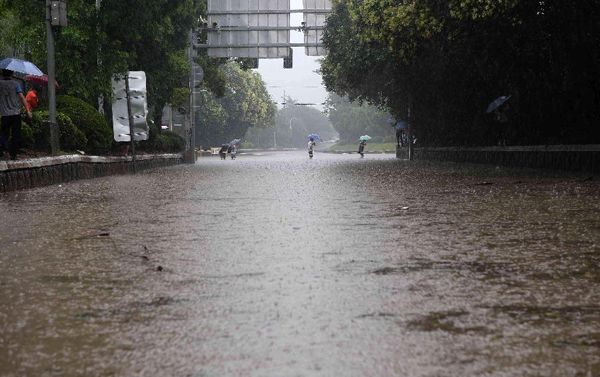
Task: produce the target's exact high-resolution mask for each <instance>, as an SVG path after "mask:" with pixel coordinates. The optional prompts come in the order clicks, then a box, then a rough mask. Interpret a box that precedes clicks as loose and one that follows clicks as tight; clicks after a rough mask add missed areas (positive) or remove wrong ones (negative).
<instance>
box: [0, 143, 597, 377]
mask: <svg viewBox="0 0 600 377" xmlns="http://www.w3.org/2000/svg"><path fill="white" fill-rule="evenodd" d="M0 268H1V274H0V375H2V376H190V377H200V376H202V377H208V376H211V377H212V376H431V377H433V376H457V377H458V376H460V377H463V376H507V377H508V376H511V377H512V376H557V377H558V376H560V377H563V376H582V377H590V376H600V289H599V288H600V180H599V179H598V178H597V177H596V178H587V177H586V176H581V175H568V174H558V173H548V172H540V171H531V170H517V171H515V170H507V169H501V168H495V167H489V166H471V165H457V164H450V163H424V162H412V163H411V162H408V161H399V160H396V159H395V158H394V157H393V156H391V155H367V156H366V157H365V158H364V159H360V158H358V156H357V155H354V154H353V155H329V154H322V153H317V154H316V156H315V158H314V159H313V160H309V159H308V158H307V156H306V155H305V153H300V152H289V153H272V154H263V155H260V154H259V155H240V156H239V157H238V159H237V160H235V161H231V160H227V161H221V160H219V159H218V158H204V159H200V160H199V161H198V163H197V164H196V165H194V166H189V165H188V166H177V167H172V168H165V169H159V170H152V171H145V172H142V173H139V174H137V175H135V176H113V177H106V178H100V179H94V180H86V181H78V182H72V183H67V184H63V185H56V186H50V187H45V188H39V189H33V190H26V191H21V192H16V193H10V194H5V195H0Z"/></svg>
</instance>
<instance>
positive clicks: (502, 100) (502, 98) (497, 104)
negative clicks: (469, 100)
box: [486, 96, 510, 113]
mask: <svg viewBox="0 0 600 377" xmlns="http://www.w3.org/2000/svg"><path fill="white" fill-rule="evenodd" d="M509 98H510V96H500V97H498V98H496V99H495V100H493V101H492V103H490V104H489V105H488V107H487V110H486V112H487V113H491V112H492V111H494V110H496V109H497V108H499V107H500V106H502V105H504V103H505V102H506V101H508V99H509Z"/></svg>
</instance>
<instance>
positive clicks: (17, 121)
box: [0, 69, 31, 160]
mask: <svg viewBox="0 0 600 377" xmlns="http://www.w3.org/2000/svg"><path fill="white" fill-rule="evenodd" d="M12 76H13V71H11V70H8V69H3V70H2V79H0V115H1V116H2V126H1V129H0V155H3V154H4V151H5V150H6V149H8V152H9V154H10V158H11V160H16V159H17V152H18V151H19V147H20V144H21V107H23V108H24V109H25V112H26V114H27V119H29V120H31V111H30V110H29V109H28V106H27V101H26V100H25V96H24V95H23V89H22V88H21V85H19V83H18V82H16V81H15V80H13V79H12Z"/></svg>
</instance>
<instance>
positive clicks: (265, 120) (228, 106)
mask: <svg viewBox="0 0 600 377" xmlns="http://www.w3.org/2000/svg"><path fill="white" fill-rule="evenodd" d="M221 69H222V72H223V75H224V77H225V78H226V85H225V87H224V95H223V96H222V97H220V98H218V97H216V96H215V95H214V94H212V93H204V94H203V100H204V101H203V108H202V112H201V114H202V119H203V120H204V121H205V123H204V124H202V125H201V127H200V130H199V132H197V133H196V134H197V135H198V136H197V142H198V143H199V144H201V145H204V146H214V145H221V144H222V143H226V142H229V141H230V140H231V139H234V138H242V137H243V136H244V135H245V134H246V131H247V130H248V128H250V127H258V128H264V127H272V126H273V123H274V117H275V111H276V108H275V104H274V103H273V102H272V101H271V98H270V96H269V93H268V92H267V89H266V87H265V85H264V82H263V81H262V78H261V77H260V75H259V74H258V73H256V72H253V71H250V70H244V69H242V68H241V67H240V65H239V64H238V63H237V62H234V61H231V62H228V63H226V64H224V65H223V66H222V67H221ZM201 122H202V120H201Z"/></svg>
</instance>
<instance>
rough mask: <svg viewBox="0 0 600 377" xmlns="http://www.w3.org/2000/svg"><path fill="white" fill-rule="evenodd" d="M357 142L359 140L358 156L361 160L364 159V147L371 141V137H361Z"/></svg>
mask: <svg viewBox="0 0 600 377" xmlns="http://www.w3.org/2000/svg"><path fill="white" fill-rule="evenodd" d="M358 140H360V142H359V143H358V154H360V157H361V158H363V157H365V146H366V145H367V141H369V140H371V136H369V135H363V136H361V137H360V138H359V139H358Z"/></svg>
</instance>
